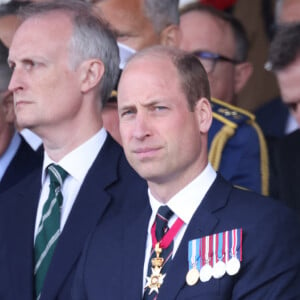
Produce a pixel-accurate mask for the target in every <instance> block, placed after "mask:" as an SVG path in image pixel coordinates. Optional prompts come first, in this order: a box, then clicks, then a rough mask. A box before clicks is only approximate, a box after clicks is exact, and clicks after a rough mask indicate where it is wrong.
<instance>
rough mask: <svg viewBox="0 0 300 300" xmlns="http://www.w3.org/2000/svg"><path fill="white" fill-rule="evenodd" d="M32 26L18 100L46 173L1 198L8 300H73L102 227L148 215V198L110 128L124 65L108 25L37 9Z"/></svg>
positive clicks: (74, 8)
mask: <svg viewBox="0 0 300 300" xmlns="http://www.w3.org/2000/svg"><path fill="white" fill-rule="evenodd" d="M22 17H23V21H22V23H21V25H20V27H19V28H18V30H17V31H16V33H15V35H14V38H13V41H12V44H11V47H10V51H9V57H8V63H9V65H10V67H11V68H12V70H13V74H12V78H11V81H10V84H9V90H10V91H12V92H13V95H14V107H15V112H16V116H17V121H18V123H19V125H20V126H21V127H26V128H29V129H31V130H32V131H33V132H35V133H36V134H38V135H39V136H40V137H41V139H42V140H43V146H44V149H45V151H44V161H43V166H42V168H41V169H39V170H37V171H36V172H34V173H32V174H31V175H30V176H28V177H27V178H25V179H24V180H23V181H22V182H20V184H18V185H16V186H15V187H14V188H13V189H11V190H10V191H8V192H7V193H5V194H3V196H1V198H2V199H1V200H2V201H1V205H2V206H1V209H0V213H1V216H0V220H1V221H0V222H1V224H0V228H1V229H0V247H1V248H0V261H1V270H0V282H1V286H0V298H1V299H7V300H8V299H22V300H29V299H30V300H32V299H33V298H34V299H41V300H46V299H49V300H50V299H51V300H53V299H61V300H66V299H70V295H69V292H70V286H71V282H72V278H73V270H74V268H75V267H76V263H77V261H78V259H79V257H80V254H81V251H82V248H83V245H84V243H85V240H86V238H87V236H88V235H89V233H90V232H91V231H92V230H93V228H94V227H95V225H96V224H98V225H99V226H101V224H107V223H110V222H112V223H114V224H115V222H114V220H115V219H116V218H117V217H119V215H122V214H123V213H124V211H125V210H126V211H128V217H130V216H131V214H133V215H135V214H138V208H139V206H143V199H144V198H145V199H146V197H147V195H146V192H145V191H146V190H145V184H144V181H142V180H141V179H140V177H138V175H137V174H136V173H135V172H134V171H133V170H132V169H131V168H130V166H129V165H128V163H127V161H126V159H125V156H124V154H123V151H122V148H121V147H120V146H119V145H118V144H117V143H115V141H114V140H113V139H112V138H111V137H110V135H109V134H108V133H107V132H106V131H105V129H104V128H103V124H102V119H101V111H102V107H103V105H104V103H105V101H106V100H107V98H108V96H109V95H110V93H111V90H112V88H113V86H114V84H115V81H116V77H117V75H118V64H119V55H118V48H117V44H116V41H115V39H114V36H113V34H112V33H111V31H110V30H109V29H108V27H107V25H106V23H105V22H104V21H102V20H101V19H99V18H98V17H96V16H95V15H94V14H93V13H92V10H91V8H90V6H89V4H86V3H84V2H82V1H77V0H69V1H54V2H49V3H47V2H43V3H39V4H33V5H30V6H27V7H26V8H25V9H24V10H23V13H22ZM130 186H133V187H134V188H129V187H130ZM132 203H134V205H133V204H132ZM126 215H127V214H126ZM119 225H120V228H125V226H124V225H123V224H119ZM104 228H105V227H104ZM103 234H104V235H105V236H106V235H113V234H114V232H111V231H108V230H105V229H104V231H103Z"/></svg>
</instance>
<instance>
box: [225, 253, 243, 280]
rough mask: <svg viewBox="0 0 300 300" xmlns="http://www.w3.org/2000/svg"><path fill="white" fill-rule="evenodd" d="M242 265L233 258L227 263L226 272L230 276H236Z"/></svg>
mask: <svg viewBox="0 0 300 300" xmlns="http://www.w3.org/2000/svg"><path fill="white" fill-rule="evenodd" d="M240 267H241V263H240V261H239V260H238V259H237V258H236V257H232V258H231V259H230V260H229V261H228V262H227V263H226V272H227V274H228V275H231V276H232V275H235V274H237V273H238V271H239V270H240Z"/></svg>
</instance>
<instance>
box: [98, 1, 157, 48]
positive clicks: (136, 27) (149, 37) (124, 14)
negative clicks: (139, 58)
mask: <svg viewBox="0 0 300 300" xmlns="http://www.w3.org/2000/svg"><path fill="white" fill-rule="evenodd" d="M94 7H95V11H96V12H97V11H98V12H99V9H100V10H101V12H102V13H101V16H103V17H104V18H105V19H106V20H107V21H108V23H109V24H110V25H111V26H112V28H113V29H114V30H115V31H116V33H117V40H118V41H119V42H121V43H124V44H125V45H127V46H129V47H131V48H133V49H134V50H141V49H143V48H146V47H148V46H152V45H156V44H159V43H160V36H159V34H157V33H156V32H155V30H154V28H153V26H152V24H151V22H150V20H149V19H148V18H147V17H146V16H145V13H144V8H143V0H126V1H124V0H103V1H95V4H94Z"/></svg>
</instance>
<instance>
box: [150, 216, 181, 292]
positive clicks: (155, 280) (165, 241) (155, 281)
mask: <svg viewBox="0 0 300 300" xmlns="http://www.w3.org/2000/svg"><path fill="white" fill-rule="evenodd" d="M182 225H183V221H182V220H181V219H179V218H178V219H177V220H176V222H175V223H174V225H173V226H172V227H171V228H170V230H169V231H168V232H167V233H166V234H165V235H164V236H163V238H162V239H161V240H160V241H159V242H158V241H157V239H156V236H155V228H156V224H155V223H154V224H153V226H152V228H151V236H152V247H153V248H154V251H155V254H156V257H154V258H152V259H151V264H152V268H151V271H152V273H151V276H150V277H149V276H147V277H146V279H147V283H146V288H149V295H150V294H151V293H152V292H153V291H155V292H156V293H157V294H158V292H159V288H160V287H161V285H162V284H163V282H164V278H165V276H166V274H161V270H162V268H163V264H164V258H163V257H160V254H161V253H162V251H163V249H166V248H167V247H169V245H170V243H171V242H172V240H173V238H174V236H175V235H176V234H177V233H178V231H179V229H180V228H181V226H182Z"/></svg>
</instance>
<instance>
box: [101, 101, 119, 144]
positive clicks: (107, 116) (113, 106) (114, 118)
mask: <svg viewBox="0 0 300 300" xmlns="http://www.w3.org/2000/svg"><path fill="white" fill-rule="evenodd" d="M102 119H103V126H104V128H105V129H106V130H107V131H108V132H109V133H110V134H111V136H112V137H113V138H114V139H115V140H116V141H117V142H118V143H119V144H122V141H121V136H120V131H119V115H118V105H117V102H108V103H106V104H105V106H104V107H103V109H102Z"/></svg>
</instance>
